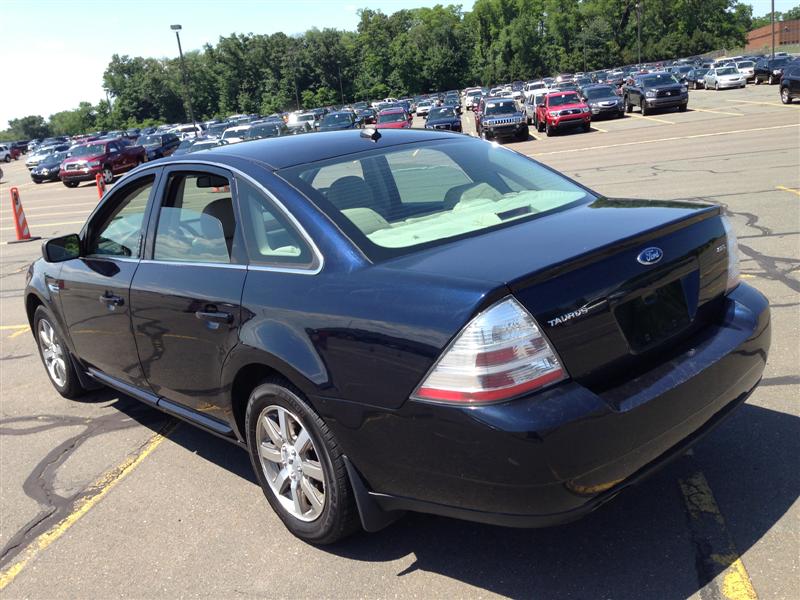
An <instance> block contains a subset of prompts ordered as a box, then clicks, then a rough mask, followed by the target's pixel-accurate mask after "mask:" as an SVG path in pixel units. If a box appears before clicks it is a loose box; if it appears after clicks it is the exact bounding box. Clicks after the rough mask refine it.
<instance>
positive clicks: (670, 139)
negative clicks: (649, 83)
mask: <svg viewBox="0 0 800 600" xmlns="http://www.w3.org/2000/svg"><path fill="white" fill-rule="evenodd" d="M788 127H800V123H793V124H791V125H774V126H772V127H754V128H753V129H734V130H732V131H717V132H715V133H697V134H694V135H676V136H673V137H666V138H658V139H655V140H637V141H635V142H620V143H619V144H603V145H602V146H585V147H583V148H570V149H568V150H554V151H552V152H538V153H534V154H532V155H531V156H544V155H546V154H566V153H568V152H585V151H586V150H605V149H606V148H619V147H621V146H639V145H641V144H655V143H659V142H674V141H676V140H692V139H696V138H706V137H716V136H719V135H733V134H739V133H751V132H753V131H771V130H773V129H786V128H788Z"/></svg>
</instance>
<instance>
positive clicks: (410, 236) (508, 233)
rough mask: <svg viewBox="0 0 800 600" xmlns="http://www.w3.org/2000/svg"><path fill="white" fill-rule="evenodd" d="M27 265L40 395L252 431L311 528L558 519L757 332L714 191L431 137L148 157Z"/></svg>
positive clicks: (764, 309)
mask: <svg viewBox="0 0 800 600" xmlns="http://www.w3.org/2000/svg"><path fill="white" fill-rule="evenodd" d="M43 255H44V256H43V258H41V259H39V260H37V261H36V262H35V263H34V264H33V265H31V267H30V269H29V271H28V273H27V285H26V289H25V308H26V310H27V315H28V318H29V320H30V324H31V329H32V331H33V332H34V336H35V339H36V341H37V343H38V346H39V351H40V354H41V359H42V361H43V363H44V366H45V369H46V372H47V375H48V376H49V378H50V380H51V382H52V384H53V385H54V386H55V388H56V390H57V391H58V392H59V393H60V394H61V395H63V396H64V397H67V398H76V397H78V396H80V395H81V394H83V393H84V392H85V391H86V390H89V389H92V388H94V387H97V386H98V385H104V386H109V387H111V388H114V389H116V390H118V391H120V392H123V393H125V394H128V395H129V396H132V397H134V398H136V399H138V400H140V401H142V402H144V403H145V404H148V405H150V406H152V407H155V408H157V409H161V410H163V411H166V412H167V413H169V414H171V415H174V416H175V417H177V418H179V419H183V420H184V421H187V422H189V423H191V424H193V425H196V426H197V427H199V428H201V429H204V430H206V431H207V432H209V433H211V434H214V435H217V436H220V437H222V438H224V439H226V440H230V441H231V442H233V443H234V444H238V445H239V446H241V447H242V448H246V449H247V450H248V452H249V454H250V457H251V460H252V464H253V468H254V470H255V473H256V477H257V479H258V482H259V483H260V484H261V487H262V488H263V490H264V494H265V495H266V498H267V500H268V501H269V503H270V504H271V506H272V508H273V509H274V510H275V512H276V513H277V514H278V516H279V517H280V518H281V519H282V521H283V522H284V523H285V525H286V526H287V527H288V529H289V530H291V531H292V532H293V533H294V534H295V535H297V536H299V537H300V538H302V539H304V540H307V541H309V542H312V543H318V544H323V543H330V542H333V541H335V540H337V539H340V538H342V537H343V536H345V535H347V534H349V533H351V532H353V531H355V530H357V529H358V528H359V527H363V528H364V529H366V530H368V531H374V530H378V529H380V528H381V527H384V526H386V525H387V524H389V523H391V522H392V521H393V520H394V519H396V518H398V517H399V516H400V515H402V513H403V512H404V511H408V510H411V511H420V512H427V513H434V514H439V515H447V516H452V517H458V518H462V519H468V520H472V521H479V522H486V523H494V524H499V525H507V526H519V527H532V526H543V525H552V524H556V523H561V522H564V521H567V520H571V519H575V518H577V517H579V516H581V515H583V514H586V513H587V512H589V511H591V510H593V509H595V508H597V507H598V506H599V505H600V504H602V503H603V502H605V501H607V500H609V499H611V498H613V497H614V496H615V495H616V494H618V493H619V492H620V491H622V490H623V489H624V488H626V487H627V486H629V485H631V484H633V483H636V482H638V481H640V480H641V479H642V478H643V477H645V476H646V475H648V474H649V473H651V472H652V471H653V470H655V469H656V468H658V467H659V466H660V465H662V464H664V463H665V462H666V461H667V460H669V459H670V458H671V457H674V456H676V455H678V454H680V453H682V452H684V451H685V450H686V448H687V447H689V445H691V444H692V443H693V442H694V441H695V440H697V439H698V438H699V437H700V436H702V435H703V434H705V433H706V432H708V431H709V430H710V429H711V428H712V427H714V426H715V425H716V424H717V423H719V422H720V421H721V420H722V419H724V418H725V417H726V416H727V415H728V414H729V413H730V412H731V411H732V410H734V409H735V408H736V407H737V406H738V405H739V404H740V403H741V402H743V401H744V400H745V399H746V398H747V397H748V395H749V394H750V393H751V392H752V391H753V390H754V388H755V387H756V385H757V384H758V382H759V381H760V379H761V375H762V372H763V370H764V366H765V362H766V358H767V351H768V349H769V345H770V312H769V305H768V302H767V300H766V299H765V298H764V297H763V296H762V295H761V294H760V293H759V292H757V291H756V290H755V289H753V288H752V287H750V286H749V285H747V284H746V283H743V282H740V281H739V271H738V262H737V246H736V238H735V236H734V234H733V231H732V229H731V226H730V223H729V222H728V221H727V220H726V218H725V217H724V216H723V215H722V211H721V209H720V207H718V206H713V205H706V204H698V203H686V202H668V201H647V200H619V199H610V198H605V197H603V196H601V195H598V194H596V193H594V192H592V191H590V190H588V189H586V188H584V187H583V186H581V185H580V184H578V183H576V182H573V181H571V180H569V179H567V178H566V177H564V176H562V175H560V174H559V173H557V172H555V171H553V170H551V169H549V168H547V167H544V166H542V165H541V164H539V163H537V162H535V161H533V160H531V159H529V158H526V157H524V156H522V155H520V154H517V153H515V152H513V151H510V150H507V149H505V148H502V147H499V146H497V145H496V144H492V143H487V142H485V141H481V140H477V139H473V138H469V137H466V136H462V135H459V134H451V133H446V132H432V131H424V130H406V131H402V130H399V131H393V130H385V131H382V132H379V131H376V130H374V129H366V130H363V131H361V132H358V131H343V132H331V133H328V134H325V135H321V136H296V137H294V136H287V137H281V138H273V139H269V140H260V141H254V142H251V143H248V144H240V145H230V146H224V147H219V148H215V149H214V150H212V151H207V152H197V153H195V154H190V155H186V156H182V157H170V158H167V159H164V160H162V161H158V162H154V163H146V164H144V165H142V166H140V167H139V168H137V169H136V170H134V171H132V172H131V173H129V174H128V175H127V176H125V177H124V178H122V179H121V180H120V181H119V182H118V183H117V185H115V186H114V188H113V189H112V190H110V191H109V192H107V193H106V194H105V195H104V197H103V199H102V201H101V202H100V204H99V205H98V206H97V208H96V209H95V211H94V212H93V213H92V214H91V215H90V216H89V218H88V220H87V222H86V224H85V225H84V227H83V229H82V230H81V231H80V233H78V234H72V235H66V236H63V237H60V238H54V239H50V240H49V241H48V242H46V243H45V245H44V246H43ZM198 502H202V498H200V499H198Z"/></svg>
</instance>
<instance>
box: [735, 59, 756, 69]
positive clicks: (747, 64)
mask: <svg viewBox="0 0 800 600" xmlns="http://www.w3.org/2000/svg"><path fill="white" fill-rule="evenodd" d="M755 65H756V63H754V62H753V61H752V60H743V61H741V62H738V63H736V66H737V67H739V68H740V69H749V68H750V67H754V66H755Z"/></svg>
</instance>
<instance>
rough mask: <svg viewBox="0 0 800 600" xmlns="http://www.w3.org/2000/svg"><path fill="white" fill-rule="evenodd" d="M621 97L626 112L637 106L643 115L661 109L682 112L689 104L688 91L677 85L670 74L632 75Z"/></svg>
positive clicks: (681, 85)
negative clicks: (675, 109)
mask: <svg viewBox="0 0 800 600" xmlns="http://www.w3.org/2000/svg"><path fill="white" fill-rule="evenodd" d="M622 97H623V99H624V102H625V107H626V110H627V111H628V112H633V107H634V106H638V107H639V108H640V109H641V111H642V114H643V115H646V114H649V113H650V112H652V111H653V110H656V109H661V108H676V107H677V109H678V110H679V111H681V112H683V111H685V110H686V107H687V106H688V104H689V89H688V88H687V87H686V85H685V84H682V83H678V81H677V80H676V79H675V77H673V75H672V74H671V73H644V74H639V75H634V76H633V78H632V80H630V82H629V83H627V84H626V85H625V86H623V91H622Z"/></svg>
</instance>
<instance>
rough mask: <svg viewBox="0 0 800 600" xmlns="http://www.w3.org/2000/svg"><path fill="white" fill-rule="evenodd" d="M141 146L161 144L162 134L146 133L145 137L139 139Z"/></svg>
mask: <svg viewBox="0 0 800 600" xmlns="http://www.w3.org/2000/svg"><path fill="white" fill-rule="evenodd" d="M138 143H139V145H140V146H160V145H161V136H160V135H146V136H144V137H140V138H139V141H138Z"/></svg>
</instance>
